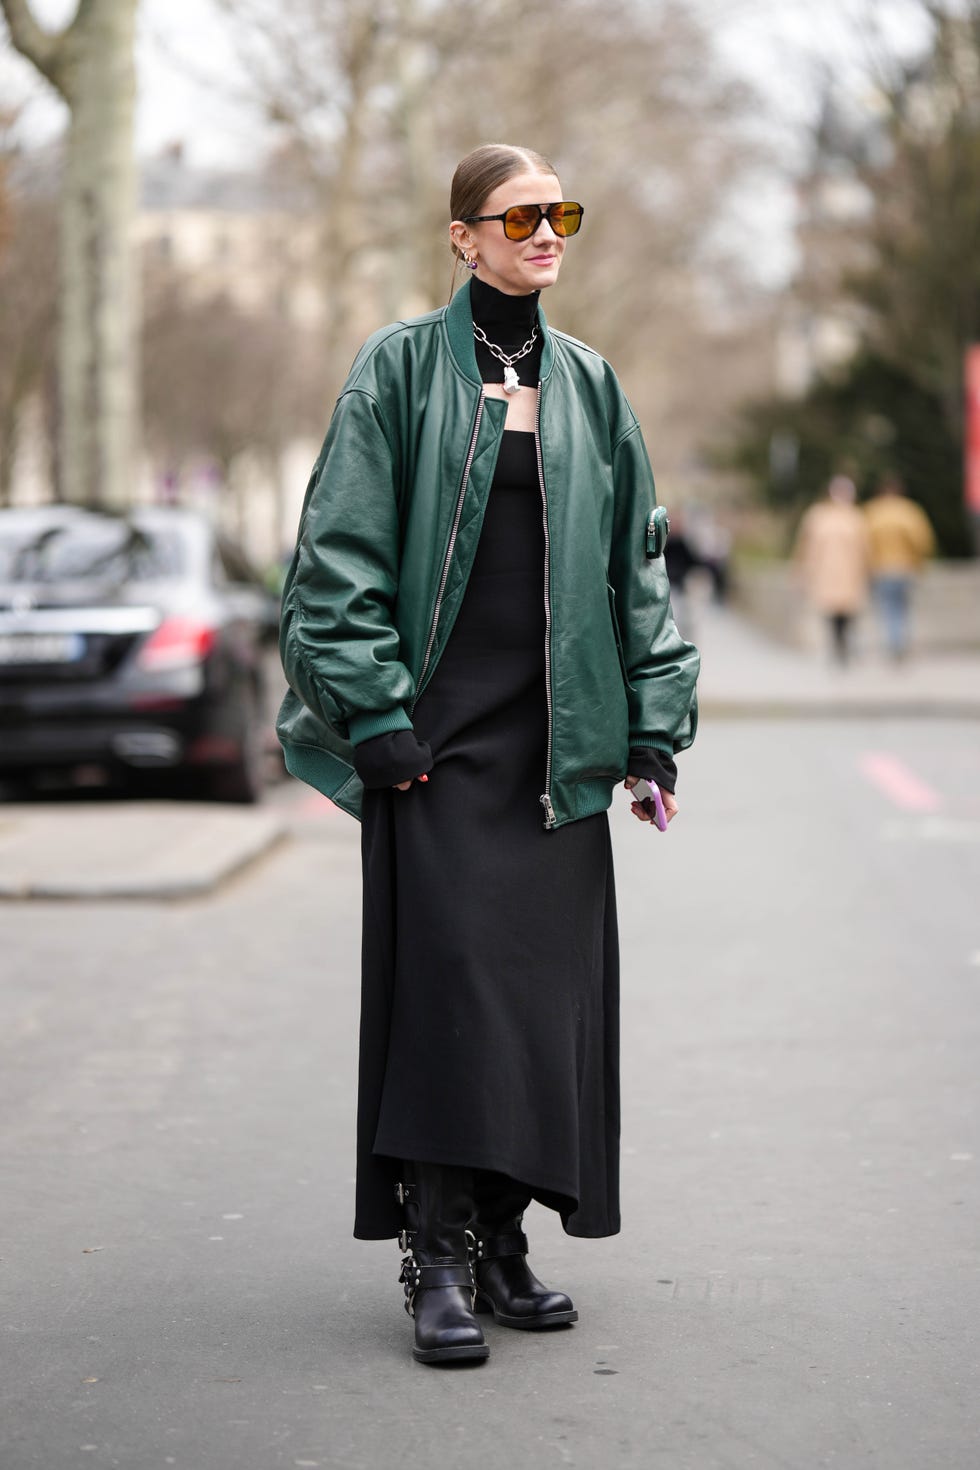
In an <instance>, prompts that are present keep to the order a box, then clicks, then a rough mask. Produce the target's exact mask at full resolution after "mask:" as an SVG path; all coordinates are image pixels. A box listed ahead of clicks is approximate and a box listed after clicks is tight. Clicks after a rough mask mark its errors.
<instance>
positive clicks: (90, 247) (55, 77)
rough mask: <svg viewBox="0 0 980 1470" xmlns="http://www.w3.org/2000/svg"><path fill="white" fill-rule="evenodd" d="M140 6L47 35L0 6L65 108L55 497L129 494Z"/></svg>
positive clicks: (20, 1)
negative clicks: (136, 40) (136, 35)
mask: <svg viewBox="0 0 980 1470" xmlns="http://www.w3.org/2000/svg"><path fill="white" fill-rule="evenodd" d="M137 3H138V0H79V3H78V9H77V11H76V14H75V17H74V19H73V20H72V21H71V23H70V24H69V25H67V26H65V27H64V29H62V30H61V31H58V32H50V31H47V30H44V29H43V28H42V27H41V25H40V24H39V23H38V21H37V19H36V17H35V15H34V13H33V11H32V10H31V7H30V3H29V0H0V10H2V11H3V14H4V16H5V17H6V21H7V25H8V28H9V30H10V38H11V40H12V42H13V44H14V46H15V47H16V49H17V50H18V51H20V52H21V54H22V55H23V56H25V57H26V58H27V59H28V60H29V61H30V62H31V63H32V64H33V65H34V66H35V67H36V68H37V70H38V71H39V72H40V73H41V75H42V76H43V77H45V78H46V80H47V81H48V82H49V83H50V84H51V86H52V87H53V88H54V89H55V90H56V91H57V92H58V93H59V94H60V96H61V97H62V98H63V99H64V101H65V102H66V103H67V106H68V109H69V124H68V131H67V138H66V144H65V162H64V179H63V184H62V194H61V218H60V242H61V290H60V302H59V304H60V313H61V315H60V326H59V346H58V392H59V436H58V437H59V455H58V479H59V485H58V491H59V494H60V497H61V498H62V499H65V500H72V501H78V502H82V503H85V504H90V505H95V504H107V505H125V504H127V503H128V502H129V501H130V499H131V498H132V476H133V466H134V458H135V456H134V448H135V443H134V441H135V437H136V423H137V398H136V379H137V374H136V356H135V354H136V342H135V333H134V321H135V317H136V277H135V271H134V267H133V252H132V239H131V237H132V221H133V215H134V210H135V200H136V169H135V162H134V157H133V110H134V99H135V69H134V60H133V43H134V30H135V18H136V7H137Z"/></svg>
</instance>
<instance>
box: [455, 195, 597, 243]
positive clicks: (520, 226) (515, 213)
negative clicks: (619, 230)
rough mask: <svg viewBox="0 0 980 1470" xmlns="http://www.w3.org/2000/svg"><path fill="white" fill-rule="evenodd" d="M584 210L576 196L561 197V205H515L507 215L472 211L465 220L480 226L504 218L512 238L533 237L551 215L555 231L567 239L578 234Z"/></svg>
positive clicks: (550, 221) (504, 213)
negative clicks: (572, 197) (545, 218)
mask: <svg viewBox="0 0 980 1470" xmlns="http://www.w3.org/2000/svg"><path fill="white" fill-rule="evenodd" d="M584 213H585V211H584V210H583V208H582V206H581V204H576V203H575V201H574V199H559V201H558V203H557V204H512V205H511V207H510V209H505V210H504V212H503V214H470V215H467V216H466V217H465V218H464V220H463V223H464V224H466V225H479V224H482V223H483V222H484V221H485V220H491V219H499V220H503V222H504V234H505V235H506V236H507V238H508V240H530V238H531V236H532V235H533V234H534V232H535V230H537V228H538V226H539V225H540V223H541V221H542V220H543V219H544V217H545V215H547V217H548V223H549V225H550V226H551V228H552V229H553V230H554V232H555V234H556V235H563V236H565V237H566V238H567V237H568V236H569V235H577V234H578V231H579V226H580V225H581V223H582V215H583V214H584Z"/></svg>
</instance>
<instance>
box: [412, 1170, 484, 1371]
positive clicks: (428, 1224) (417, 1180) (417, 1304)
mask: <svg viewBox="0 0 980 1470" xmlns="http://www.w3.org/2000/svg"><path fill="white" fill-rule="evenodd" d="M405 1173H406V1181H405V1182H404V1183H402V1184H399V1185H398V1189H397V1193H398V1198H399V1201H400V1202H401V1204H402V1205H404V1207H405V1229H404V1230H403V1231H402V1233H401V1236H400V1237H399V1244H400V1245H401V1248H402V1250H404V1251H407V1252H408V1254H407V1255H406V1256H405V1259H404V1260H403V1261H402V1270H401V1276H400V1277H399V1280H400V1281H401V1283H402V1285H403V1286H404V1288H405V1310H406V1311H407V1312H408V1314H409V1316H410V1317H413V1318H414V1319H415V1346H414V1347H413V1349H412V1353H413V1355H414V1356H415V1358H416V1359H417V1360H418V1361H419V1362H420V1363H459V1362H466V1361H473V1362H476V1361H479V1360H481V1359H484V1358H487V1357H489V1354H490V1349H489V1348H488V1347H487V1344H486V1339H485V1338H484V1336H483V1332H482V1329H481V1327H480V1324H479V1322H478V1321H477V1320H476V1318H475V1316H474V1315H473V1300H474V1283H473V1267H472V1264H471V1262H470V1255H469V1245H470V1239H471V1238H472V1237H471V1236H470V1232H469V1230H468V1226H469V1224H470V1221H471V1220H472V1216H473V1174H472V1170H469V1169H458V1168H455V1167H450V1166H447V1165H443V1164H424V1163H418V1164H409V1165H406V1166H405Z"/></svg>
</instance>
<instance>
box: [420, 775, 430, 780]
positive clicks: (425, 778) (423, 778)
mask: <svg viewBox="0 0 980 1470" xmlns="http://www.w3.org/2000/svg"><path fill="white" fill-rule="evenodd" d="M428 779H429V778H428V776H420V777H419V780H420V781H428Z"/></svg>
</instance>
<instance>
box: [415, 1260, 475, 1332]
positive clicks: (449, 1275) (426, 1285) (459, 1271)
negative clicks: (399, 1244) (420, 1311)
mask: <svg viewBox="0 0 980 1470" xmlns="http://www.w3.org/2000/svg"><path fill="white" fill-rule="evenodd" d="M398 1280H399V1281H400V1283H401V1284H402V1285H403V1286H404V1288H405V1298H406V1300H405V1310H406V1312H407V1313H408V1315H409V1316H410V1317H414V1316H415V1296H416V1293H417V1292H420V1291H432V1290H434V1289H435V1288H436V1287H439V1286H462V1287H465V1289H466V1290H467V1291H468V1292H469V1293H470V1305H471V1306H473V1305H474V1303H475V1302H476V1282H475V1280H474V1278H473V1267H472V1266H471V1265H470V1263H469V1262H468V1261H447V1262H445V1263H443V1264H441V1265H434V1266H426V1265H422V1264H421V1263H420V1262H419V1261H417V1260H416V1259H415V1257H414V1256H413V1255H407V1256H406V1257H405V1258H404V1260H403V1261H402V1269H401V1273H400V1275H399V1277H398Z"/></svg>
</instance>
